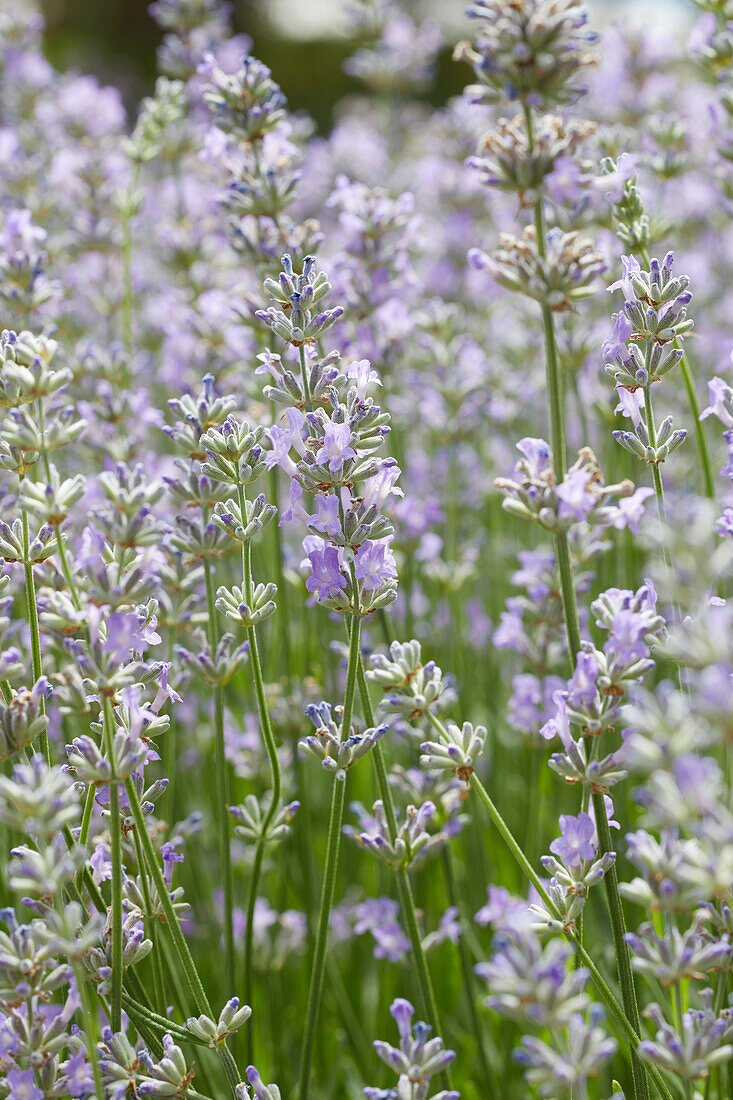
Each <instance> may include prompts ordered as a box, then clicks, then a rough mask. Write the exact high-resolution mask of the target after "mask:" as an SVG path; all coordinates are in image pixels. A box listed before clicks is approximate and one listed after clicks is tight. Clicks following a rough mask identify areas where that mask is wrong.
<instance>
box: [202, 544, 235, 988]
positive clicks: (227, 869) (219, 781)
mask: <svg viewBox="0 0 733 1100" xmlns="http://www.w3.org/2000/svg"><path fill="white" fill-rule="evenodd" d="M204 582H205V585H206V607H207V615H208V624H209V645H210V646H211V653H212V656H213V654H214V650H215V648H216V644H217V641H218V630H217V625H216V606H215V603H214V582H213V578H212V575H211V563H210V562H209V560H208V558H204ZM214 756H215V758H216V785H217V789H218V792H219V797H218V798H217V800H216V815H217V826H218V831H219V862H220V871H221V879H222V891H223V894H224V960H225V965H226V972H227V974H228V975H232V974H233V973H234V886H233V881H232V860H231V853H230V850H229V806H230V804H231V801H232V799H231V791H230V787H229V769H228V767H227V761H226V751H225V746H224V693H223V689H222V687H221V685H220V684H216V685H215V686H214Z"/></svg>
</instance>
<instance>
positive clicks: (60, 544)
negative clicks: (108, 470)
mask: <svg viewBox="0 0 733 1100" xmlns="http://www.w3.org/2000/svg"><path fill="white" fill-rule="evenodd" d="M36 408H37V412H38V432H39V434H40V436H41V452H40V453H41V461H42V463H43V470H44V473H45V474H46V480H47V481H48V482H49V483H50V481H51V464H50V462H49V460H48V451H47V449H46V423H45V419H44V415H43V402H42V401H41V399H40V397H39V398H38V400H37V401H36ZM54 530H55V532H56V549H57V551H58V555H59V562H60V563H61V572H62V573H63V575H64V580H65V581H66V588H67V590H68V593H69V595H70V596H71V602H72V603H73V605H74V607H75V608H76V610H77V611H79V609H80V608H81V604H80V602H79V596H78V594H77V591H76V585H75V584H74V578H73V577H72V575H71V570H70V568H69V561H68V558H67V557H66V547H65V546H64V540H63V538H62V537H61V529H60V527H59V526H58V525H57V526H56V527H55V528H54Z"/></svg>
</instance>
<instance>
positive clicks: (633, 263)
mask: <svg viewBox="0 0 733 1100" xmlns="http://www.w3.org/2000/svg"><path fill="white" fill-rule="evenodd" d="M621 263H622V265H623V275H622V276H621V278H620V279H617V280H616V282H615V283H611V285H610V286H609V287H607V290H608V292H609V294H612V293H613V291H614V290H621V291H623V295H624V298H625V299H626V301H627V302H628V301H633V300H634V297H635V295H634V288H633V287H632V285H631V277H632V275H638V273H639V272H640V271H641V267H640V266H639V261H638V260H637V258H636V256H622V257H621Z"/></svg>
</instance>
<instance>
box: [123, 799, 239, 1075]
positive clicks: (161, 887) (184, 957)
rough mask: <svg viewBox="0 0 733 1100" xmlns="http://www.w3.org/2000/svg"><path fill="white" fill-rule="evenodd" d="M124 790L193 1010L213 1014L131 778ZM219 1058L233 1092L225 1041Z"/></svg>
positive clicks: (232, 1068) (233, 1068)
mask: <svg viewBox="0 0 733 1100" xmlns="http://www.w3.org/2000/svg"><path fill="white" fill-rule="evenodd" d="M125 790H126V791H127V797H128V800H129V803H130V811H131V813H132V819H133V821H134V822H135V828H136V829H137V830H138V833H139V836H140V840H141V842H142V848H143V853H144V855H145V861H146V863H147V865H148V870H149V871H150V874H151V876H152V879H153V882H154V883H155V888H156V890H157V892H158V898H159V900H160V903H161V906H162V907H163V913H164V914H165V919H166V924H167V925H168V930H169V931H170V934H171V939H172V940H173V946H174V947H175V949H176V954H177V955H178V960H179V962H180V965H181V969H182V970H183V973H184V974H185V976H186V981H187V982H188V986H189V989H190V991H191V995H192V997H193V1002H194V1004H195V1006H196V1011H197V1012H198V1013H199V1014H203V1015H206V1016H209V1017H210V1018H211V1017H212V1016H213V1014H212V1011H211V1005H210V1004H209V999H208V997H207V996H206V991H205V990H204V987H203V985H202V983H201V978H200V977H199V973H198V970H197V969H196V964H195V963H194V961H193V956H192V955H191V952H190V950H189V947H188V944H187V943H186V937H185V936H184V935H183V931H182V929H181V925H180V923H179V921H178V916H177V915H176V911H175V909H174V908H173V902H172V900H171V896H170V894H169V893H168V886H167V885H166V881H165V878H164V877H163V872H162V871H161V869H160V863H159V859H158V855H157V854H156V851H155V848H154V847H153V842H152V840H151V839H150V833H149V832H148V827H147V824H146V821H145V816H144V814H143V811H142V807H141V805H140V799H139V798H138V794H137V788H136V787H135V784H134V782H133V781H132V780H131V779H126V780H125ZM217 1049H218V1054H219V1058H220V1059H221V1061H222V1064H223V1066H224V1070H225V1072H226V1075H227V1079H228V1081H229V1084H230V1086H231V1089H232V1095H235V1087H236V1085H238V1084H239V1082H240V1080H241V1077H240V1075H239V1071H238V1070H237V1065H236V1062H235V1061H234V1059H233V1058H232V1055H231V1053H230V1051H229V1049H228V1048H227V1045H226V1043H222V1044H220V1045H219V1046H218V1048H217Z"/></svg>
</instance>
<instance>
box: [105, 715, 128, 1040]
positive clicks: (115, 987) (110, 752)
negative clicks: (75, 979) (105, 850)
mask: <svg viewBox="0 0 733 1100" xmlns="http://www.w3.org/2000/svg"><path fill="white" fill-rule="evenodd" d="M102 708H103V714H104V738H105V744H106V752H107V756H108V758H109V762H110V764H111V766H112V775H111V776H110V781H109V837H110V859H111V862H112V982H111V989H110V1006H111V1008H110V1026H111V1028H112V1030H113V1031H119V1030H120V1029H121V1027H122V975H123V967H122V949H123V940H122V832H121V830H120V785H119V780H118V779H117V776H116V775H115V757H114V736H115V717H114V711H113V709H112V702H111V700H110V697H109V696H108V695H103V696H102Z"/></svg>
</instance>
